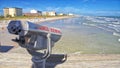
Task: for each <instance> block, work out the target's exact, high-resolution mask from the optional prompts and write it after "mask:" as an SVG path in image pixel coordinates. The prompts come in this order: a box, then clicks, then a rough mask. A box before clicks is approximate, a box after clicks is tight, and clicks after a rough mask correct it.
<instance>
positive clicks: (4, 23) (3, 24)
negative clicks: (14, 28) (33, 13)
mask: <svg viewBox="0 0 120 68" xmlns="http://www.w3.org/2000/svg"><path fill="white" fill-rule="evenodd" d="M73 17H76V16H61V17H50V18H49V17H48V18H35V19H34V18H32V19H29V18H28V19H15V20H22V21H30V22H34V23H37V24H39V23H42V22H47V21H55V20H60V19H67V18H73ZM9 21H11V20H0V29H1V28H2V27H6V26H7V24H8V23H9Z"/></svg>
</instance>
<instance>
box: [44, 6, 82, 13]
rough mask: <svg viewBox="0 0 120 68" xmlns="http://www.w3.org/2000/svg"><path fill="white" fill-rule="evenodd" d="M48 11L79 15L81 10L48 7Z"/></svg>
mask: <svg viewBox="0 0 120 68" xmlns="http://www.w3.org/2000/svg"><path fill="white" fill-rule="evenodd" d="M46 10H47V11H56V12H64V13H78V12H80V9H79V8H75V7H47V8H46Z"/></svg>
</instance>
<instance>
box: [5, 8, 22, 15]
mask: <svg viewBox="0 0 120 68" xmlns="http://www.w3.org/2000/svg"><path fill="white" fill-rule="evenodd" d="M3 10H4V17H7V16H11V17H15V16H22V8H4V9H3Z"/></svg>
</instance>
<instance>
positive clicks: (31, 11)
mask: <svg viewBox="0 0 120 68" xmlns="http://www.w3.org/2000/svg"><path fill="white" fill-rule="evenodd" d="M30 13H41V11H38V10H34V9H33V10H30Z"/></svg>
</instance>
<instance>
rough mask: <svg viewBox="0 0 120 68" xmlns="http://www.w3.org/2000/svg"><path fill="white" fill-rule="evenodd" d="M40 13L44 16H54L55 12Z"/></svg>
mask: <svg viewBox="0 0 120 68" xmlns="http://www.w3.org/2000/svg"><path fill="white" fill-rule="evenodd" d="M42 15H44V16H56V12H54V11H50V12H42Z"/></svg>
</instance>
